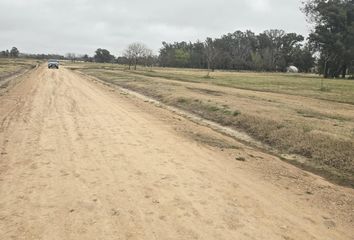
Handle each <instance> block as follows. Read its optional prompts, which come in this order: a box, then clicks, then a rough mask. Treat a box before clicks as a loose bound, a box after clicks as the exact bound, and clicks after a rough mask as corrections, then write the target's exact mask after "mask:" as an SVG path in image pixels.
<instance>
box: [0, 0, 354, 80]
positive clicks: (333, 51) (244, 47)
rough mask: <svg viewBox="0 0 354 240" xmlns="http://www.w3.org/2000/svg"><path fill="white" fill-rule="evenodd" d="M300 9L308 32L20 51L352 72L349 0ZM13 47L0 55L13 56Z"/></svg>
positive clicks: (133, 61) (353, 2)
mask: <svg viewBox="0 0 354 240" xmlns="http://www.w3.org/2000/svg"><path fill="white" fill-rule="evenodd" d="M304 1H305V2H303V8H302V11H303V12H304V13H305V15H306V17H307V20H308V21H309V22H310V23H311V24H312V26H314V27H313V29H312V31H311V33H310V35H309V37H308V38H307V39H306V40H305V38H304V36H302V35H299V34H297V33H287V32H285V31H284V30H279V29H271V30H266V31H264V32H262V33H259V34H256V33H254V32H252V31H249V30H248V31H235V32H233V33H227V34H225V35H223V36H221V37H219V38H214V39H213V38H207V39H206V40H205V41H196V42H185V41H182V42H174V43H167V42H162V47H161V48H160V50H159V54H158V55H154V54H153V51H152V50H151V49H150V48H148V47H147V46H146V45H145V44H143V43H132V44H130V45H129V46H128V47H127V48H126V49H125V50H124V52H123V54H122V55H121V56H118V57H115V56H114V55H112V54H111V53H110V52H109V51H108V50H107V49H103V48H98V49H97V50H96V51H95V54H94V56H93V57H91V56H89V55H87V54H84V55H76V54H74V53H68V54H66V55H65V56H62V55H56V54H21V56H22V57H30V58H37V59H48V58H58V59H68V60H71V61H85V62H101V63H104V62H106V63H118V64H125V65H128V68H129V69H131V67H133V68H134V69H136V66H137V65H138V64H141V65H145V66H154V65H156V66H161V67H184V68H204V69H209V70H210V71H213V70H214V69H225V70H252V71H286V70H287V68H288V67H289V66H291V65H294V66H296V67H297V68H298V69H299V70H300V71H302V72H309V71H315V72H317V73H320V74H322V75H323V76H324V77H326V78H329V77H331V78H338V77H343V78H344V77H346V75H347V74H348V73H349V74H351V75H352V76H353V73H354V0H304ZM19 54H20V52H19V51H18V49H17V48H16V47H13V48H12V49H11V50H10V51H9V50H5V51H1V52H0V57H18V56H19Z"/></svg>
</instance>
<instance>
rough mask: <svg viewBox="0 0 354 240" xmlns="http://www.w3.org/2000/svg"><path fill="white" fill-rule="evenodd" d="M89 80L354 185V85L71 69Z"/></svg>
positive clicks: (309, 78)
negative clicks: (243, 136)
mask: <svg viewBox="0 0 354 240" xmlns="http://www.w3.org/2000/svg"><path fill="white" fill-rule="evenodd" d="M68 67H69V68H72V69H78V70H80V71H82V72H84V73H86V74H88V75H92V76H95V77H97V78H100V79H102V80H104V81H106V82H109V83H112V84H116V85H119V86H122V87H125V88H129V89H132V90H134V91H137V92H140V93H143V94H145V95H147V96H150V97H153V98H155V99H158V100H160V101H161V102H164V103H166V104H169V105H172V106H176V107H179V108H181V109H183V110H187V111H189V112H192V113H194V114H197V115H199V116H202V117H204V118H206V119H209V120H213V121H216V122H218V123H220V124H222V125H225V126H229V127H232V128H234V129H237V130H241V131H244V132H245V133H247V134H248V135H251V136H252V137H254V138H255V139H257V140H259V141H261V142H263V143H264V144H266V145H268V146H271V147H272V148H274V149H275V150H276V151H277V152H278V153H279V154H280V155H281V154H296V155H300V156H302V157H303V158H302V159H305V160H301V162H294V163H295V164H297V165H300V166H302V167H304V168H307V169H311V170H313V171H315V172H319V173H322V174H324V175H325V176H326V177H328V178H330V179H332V180H335V181H337V182H340V183H342V184H346V185H351V186H354V177H353V176H354V140H353V139H354V81H351V80H337V79H331V80H328V79H326V80H324V79H322V78H320V77H318V76H315V75H303V74H284V73H251V72H224V71H217V72H214V73H211V75H210V76H211V77H209V78H208V77H206V71H202V70H195V69H172V68H153V69H148V68H139V69H138V70H136V71H130V70H127V69H126V67H124V66H119V65H113V64H86V63H85V64H84V63H75V64H69V66H68Z"/></svg>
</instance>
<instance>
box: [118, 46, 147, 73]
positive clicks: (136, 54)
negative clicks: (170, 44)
mask: <svg viewBox="0 0 354 240" xmlns="http://www.w3.org/2000/svg"><path fill="white" fill-rule="evenodd" d="M150 55H152V51H151V50H150V49H149V48H148V47H146V46H145V44H143V43H132V44H130V45H129V46H128V48H127V49H126V50H125V52H124V56H125V57H126V58H127V59H128V62H129V69H130V66H131V65H132V64H134V70H136V66H137V65H138V62H139V60H142V59H146V58H147V56H150Z"/></svg>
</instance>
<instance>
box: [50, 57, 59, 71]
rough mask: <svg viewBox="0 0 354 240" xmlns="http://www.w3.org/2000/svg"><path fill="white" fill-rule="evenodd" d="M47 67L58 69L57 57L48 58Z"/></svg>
mask: <svg viewBox="0 0 354 240" xmlns="http://www.w3.org/2000/svg"><path fill="white" fill-rule="evenodd" d="M48 68H56V69H59V60H57V59H49V60H48Z"/></svg>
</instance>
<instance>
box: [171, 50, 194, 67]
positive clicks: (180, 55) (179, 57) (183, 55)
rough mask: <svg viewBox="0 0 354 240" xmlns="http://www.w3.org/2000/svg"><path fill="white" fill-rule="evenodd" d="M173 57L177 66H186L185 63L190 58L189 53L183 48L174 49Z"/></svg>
mask: <svg viewBox="0 0 354 240" xmlns="http://www.w3.org/2000/svg"><path fill="white" fill-rule="evenodd" d="M175 59H176V63H177V64H178V66H179V67H187V63H188V62H189V60H190V54H189V52H188V51H187V50H185V49H176V50H175Z"/></svg>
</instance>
